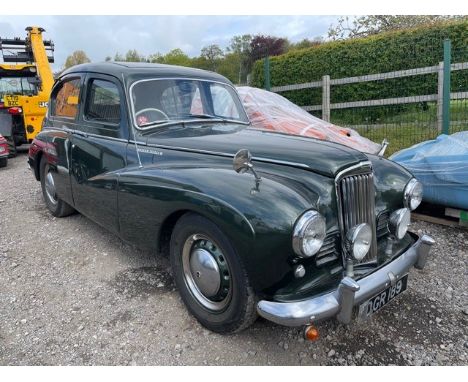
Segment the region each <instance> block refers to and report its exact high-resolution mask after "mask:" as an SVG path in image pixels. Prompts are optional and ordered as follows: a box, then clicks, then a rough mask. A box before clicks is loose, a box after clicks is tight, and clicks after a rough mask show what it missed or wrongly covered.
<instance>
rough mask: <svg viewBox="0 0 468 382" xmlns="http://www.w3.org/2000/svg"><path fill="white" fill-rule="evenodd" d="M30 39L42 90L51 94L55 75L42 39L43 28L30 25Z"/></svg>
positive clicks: (28, 29)
mask: <svg viewBox="0 0 468 382" xmlns="http://www.w3.org/2000/svg"><path fill="white" fill-rule="evenodd" d="M26 30H27V31H28V41H29V44H30V48H31V50H32V53H33V57H34V62H35V63H36V68H37V74H38V76H39V78H40V79H41V91H42V92H44V93H46V94H47V96H48V95H49V93H50V91H51V89H52V86H53V84H54V76H53V74H52V69H51V68H50V64H49V58H48V56H47V51H46V48H45V46H44V42H43V40H42V32H43V31H44V29H43V28H38V27H28V28H26Z"/></svg>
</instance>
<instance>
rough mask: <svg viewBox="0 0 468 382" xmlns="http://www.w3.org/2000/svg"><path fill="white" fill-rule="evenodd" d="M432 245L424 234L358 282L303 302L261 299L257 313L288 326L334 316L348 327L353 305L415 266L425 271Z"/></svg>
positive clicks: (345, 282) (348, 279) (343, 282)
mask: <svg viewBox="0 0 468 382" xmlns="http://www.w3.org/2000/svg"><path fill="white" fill-rule="evenodd" d="M433 244H434V240H433V239H432V238H431V237H429V236H427V235H423V236H422V237H420V238H419V239H418V240H417V241H416V242H415V243H414V244H413V245H412V246H411V247H410V248H408V249H407V250H406V251H405V252H404V253H402V254H401V255H400V256H398V257H397V258H396V259H394V260H392V261H391V262H390V263H388V264H387V265H385V266H383V267H382V268H380V269H378V270H376V271H375V272H373V273H371V274H370V275H368V276H365V277H363V278H362V279H360V280H358V281H355V280H353V279H352V278H351V277H344V278H343V279H342V280H341V282H340V284H339V286H338V288H337V289H335V290H333V291H331V292H328V293H326V294H323V295H320V296H317V297H313V298H310V299H308V300H303V301H294V302H274V301H266V300H261V301H260V302H259V303H258V305H257V311H258V314H259V315H260V316H262V317H264V318H266V319H267V320H270V321H273V322H275V323H277V324H280V325H285V326H301V325H308V324H311V323H315V322H318V321H322V320H325V319H327V318H331V317H335V316H336V318H337V319H338V321H340V322H342V323H344V324H348V323H350V322H351V320H352V313H353V307H354V306H356V305H359V304H361V303H363V302H364V301H366V300H368V299H369V298H371V297H373V296H374V295H376V294H377V293H379V292H380V291H382V290H383V289H385V288H387V287H388V286H390V285H391V284H393V283H395V282H396V280H398V279H399V278H400V277H402V276H403V275H405V274H406V273H407V272H408V271H409V269H410V268H411V267H412V266H414V267H415V268H417V269H423V268H424V266H425V265H426V261H427V257H428V254H429V250H430V248H431V246H432V245H433Z"/></svg>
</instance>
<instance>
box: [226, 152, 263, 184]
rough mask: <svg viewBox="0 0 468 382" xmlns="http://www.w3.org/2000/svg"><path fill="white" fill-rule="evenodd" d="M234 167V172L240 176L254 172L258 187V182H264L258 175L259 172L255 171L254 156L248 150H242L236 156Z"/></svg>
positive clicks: (233, 162)
mask: <svg viewBox="0 0 468 382" xmlns="http://www.w3.org/2000/svg"><path fill="white" fill-rule="evenodd" d="M232 167H233V168H234V171H235V172H237V173H239V174H244V173H246V172H248V171H252V174H253V175H254V176H255V182H256V183H257V187H258V182H260V180H262V178H260V176H259V175H258V174H257V172H256V171H255V169H254V166H253V164H252V155H251V154H250V151H249V150H247V149H242V150H239V151H238V152H237V153H236V155H234V160H233V161H232Z"/></svg>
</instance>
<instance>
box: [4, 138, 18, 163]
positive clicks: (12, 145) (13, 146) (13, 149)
mask: <svg viewBox="0 0 468 382" xmlns="http://www.w3.org/2000/svg"><path fill="white" fill-rule="evenodd" d="M5 138H6V140H7V143H8V150H9V154H8V157H9V158H14V157H16V154H17V151H16V143H15V138H14V137H5Z"/></svg>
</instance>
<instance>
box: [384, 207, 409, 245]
mask: <svg viewBox="0 0 468 382" xmlns="http://www.w3.org/2000/svg"><path fill="white" fill-rule="evenodd" d="M410 223H411V212H410V210H409V209H408V208H400V209H399V210H396V211H394V212H393V213H392V214H391V215H390V221H389V224H388V228H389V229H390V233H391V234H392V235H394V236H395V237H396V238H397V239H398V240H401V239H403V237H404V236H405V235H406V232H407V231H408V227H409V225H410Z"/></svg>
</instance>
